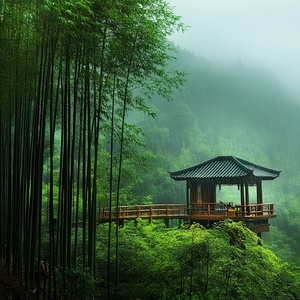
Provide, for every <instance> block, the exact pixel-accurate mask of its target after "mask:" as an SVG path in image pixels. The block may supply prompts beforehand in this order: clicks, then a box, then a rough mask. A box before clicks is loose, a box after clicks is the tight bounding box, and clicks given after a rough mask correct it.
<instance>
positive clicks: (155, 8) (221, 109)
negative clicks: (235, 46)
mask: <svg viewBox="0 0 300 300" xmlns="http://www.w3.org/2000/svg"><path fill="white" fill-rule="evenodd" d="M187 29H188V26H187V25H186V24H185V23H184V22H183V21H182V19H181V18H180V17H179V16H177V14H176V13H175V12H174V9H173V7H172V5H171V4H170V3H169V1H165V0H22V1H20V0H0V299H73V300H75V299H119V300H128V299H132V300H138V299H146V300H147V299H149V300H151V299H165V300H166V299H174V300H185V299H191V300H192V299H193V300H195V299H218V300H225V299H227V300H230V299H241V300H242V299H244V300H245V299H266V300H267V299H276V300H283V299H290V300H297V299H300V250H299V249H300V248H299V240H300V230H299V228H300V227H299V224H300V221H299V217H300V210H299V194H298V192H299V187H300V181H299V180H298V178H299V177H300V172H299V167H298V165H299V160H298V157H299V151H300V139H299V137H298V135H299V128H300V118H299V116H300V102H297V97H296V96H295V95H294V94H293V93H291V92H290V91H289V89H288V88H287V87H285V86H282V85H280V84H278V81H277V79H276V78H274V77H273V76H272V74H270V73H268V72H265V71H264V70H262V69H258V68H252V67H251V66H247V65H244V64H242V63H232V64H228V65H226V66H220V64H218V63H216V62H212V61H209V60H207V59H206V58H204V57H201V56H197V55H195V54H194V53H192V52H190V51H188V50H185V49H184V48H182V47H179V46H177V45H175V43H173V42H172V41H171V40H170V38H169V37H170V36H171V35H172V34H174V33H177V32H178V33H182V34H184V33H185V32H186V30H187ZM219 156H222V157H223V156H224V157H225V156H226V157H229V156H230V157H241V158H243V159H245V160H247V161H248V160H249V161H251V162H253V163H255V164H257V165H259V166H260V165H261V166H264V168H262V170H263V171H265V172H267V171H268V172H269V171H270V170H279V171H274V172H275V173H274V174H275V175H274V178H275V177H278V178H277V179H276V180H274V182H273V180H272V181H270V180H268V181H264V182H263V198H264V203H272V206H271V205H269V212H270V216H269V217H270V220H269V223H270V224H267V225H268V226H264V228H265V230H262V231H266V232H262V233H261V234H260V232H259V233H257V232H255V231H253V230H250V229H251V228H250V229H249V228H248V227H249V226H248V225H247V224H246V223H245V222H243V220H242V219H237V220H233V219H230V218H227V215H226V218H222V220H219V221H218V222H213V223H210V224H209V226H206V225H205V224H206V223H203V222H202V223H201V222H197V220H196V219H195V220H193V221H191V222H189V220H188V219H187V218H186V216H185V218H181V217H176V218H170V219H168V220H165V219H163V218H161V219H160V218H157V219H155V218H151V217H148V218H146V219H145V218H143V217H139V215H137V216H136V217H134V218H131V219H129V218H128V219H124V220H121V219H119V218H121V215H119V214H118V213H116V212H118V211H120V208H122V207H127V208H128V207H135V208H136V207H148V209H152V208H154V207H156V208H157V207H159V205H161V207H167V209H168V205H171V204H172V205H174V207H176V205H178V207H179V205H181V206H183V205H186V197H187V195H186V193H187V191H186V189H188V188H187V187H186V185H185V182H182V181H181V182H178V181H175V180H173V179H172V178H171V177H170V174H171V175H172V172H174V171H178V170H181V169H186V168H189V167H191V166H195V165H198V164H200V163H202V162H204V161H209V160H210V159H212V158H213V157H219ZM234 161H236V159H235V158H234ZM242 162H244V163H245V161H244V160H242ZM257 165H254V167H255V168H256V167H257ZM242 168H243V169H245V168H246V167H245V166H242ZM270 172H271V171H270ZM280 172H282V173H280ZM279 173H280V176H279ZM251 174H252V173H251ZM259 178H261V177H259ZM267 179H270V178H267ZM271 179H273V177H272V178H271ZM269 181H270V182H269ZM226 183H228V182H227V181H226ZM230 183H231V182H230ZM238 183H239V182H238ZM187 186H188V184H187ZM218 186H219V185H218ZM241 190H242V192H241ZM249 190H250V191H249V193H250V196H251V195H252V194H255V191H253V190H252V186H250V185H249ZM243 191H244V190H243V187H242V185H240V184H238V185H237V186H231V184H228V186H224V187H223V186H222V189H221V187H220V188H219V189H218V188H216V193H218V195H219V194H220V197H221V198H222V199H225V200H226V201H227V202H230V203H232V202H233V203H234V204H235V205H236V207H237V205H239V203H238V202H237V201H239V200H235V198H234V197H235V196H236V193H238V195H240V194H242V193H243ZM247 193H248V185H247ZM257 193H258V192H257ZM258 194H259V193H258ZM250 196H249V197H250ZM246 197H248V194H247V195H246ZM260 197H262V196H260ZM250 198H251V197H250ZM246 200H247V201H248V198H247V199H246ZM243 201H244V198H243ZM247 201H246V202H247ZM246 204H247V206H248V207H250V206H251V205H254V204H249V203H248V202H247V203H246ZM257 204H258V205H259V204H262V203H261V202H260V203H259V202H257ZM273 204H274V210H273ZM258 205H256V206H255V207H258ZM170 207H171V206H170ZM209 207H210V206H209ZM136 209H137V210H139V208H136ZM157 209H158V208H157ZM104 212H106V213H107V215H106V216H107V218H106V219H105V220H104V219H103V218H102V217H101V216H103V213H104ZM245 213H246V212H245ZM273 213H274V215H271V214H273ZM275 213H276V218H275ZM166 214H167V212H166ZM258 214H259V212H255V217H257V216H258ZM147 215H148V216H149V213H148V212H147ZM271 217H272V218H271ZM273 217H274V218H273ZM166 221H168V222H166ZM264 225H265V224H264ZM269 225H270V226H269Z"/></svg>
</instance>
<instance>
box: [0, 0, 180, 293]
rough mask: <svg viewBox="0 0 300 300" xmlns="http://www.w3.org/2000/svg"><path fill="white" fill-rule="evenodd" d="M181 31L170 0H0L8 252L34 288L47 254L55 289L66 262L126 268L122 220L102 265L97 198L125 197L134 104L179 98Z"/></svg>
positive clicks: (5, 259) (12, 265) (2, 177)
mask: <svg viewBox="0 0 300 300" xmlns="http://www.w3.org/2000/svg"><path fill="white" fill-rule="evenodd" d="M178 30H179V31H181V30H184V25H183V24H182V23H181V21H180V19H179V18H178V17H177V16H175V15H174V14H173V11H172V9H171V8H170V7H169V6H168V4H167V2H166V1H163V0H126V1H121V0H79V1H77V0H68V1H62V0H52V1H49V0H22V1H16V0H0V153H1V154H0V155H1V158H0V253H1V262H2V264H3V265H4V266H5V269H6V273H7V275H9V276H15V277H18V278H20V279H21V280H22V281H23V282H24V285H25V286H26V289H27V290H31V289H33V288H34V287H35V286H36V287H37V297H39V293H40V286H41V285H42V282H40V281H41V279H40V278H42V277H41V276H39V275H40V274H41V273H42V272H43V267H42V266H43V265H42V263H41V262H43V263H44V262H47V265H48V266H49V274H50V278H51V280H49V281H48V284H49V286H48V291H49V294H48V296H49V298H50V297H56V293H57V280H56V279H57V276H58V275H57V270H60V271H59V272H60V274H62V276H63V274H64V272H65V271H66V270H68V269H70V268H75V269H76V268H79V267H80V268H83V269H85V270H88V271H89V272H90V273H91V274H92V276H94V277H96V276H97V272H107V274H108V278H110V276H109V274H110V272H111V268H116V270H117V269H118V260H116V265H114V266H111V263H110V257H111V255H112V254H114V255H116V257H118V248H117V247H115V246H114V249H115V248H116V253H111V250H110V249H111V245H110V243H111V241H112V240H111V235H116V240H115V239H114V241H116V243H118V229H116V230H113V228H110V230H109V231H108V232H109V236H108V253H107V268H106V269H101V270H99V268H98V267H97V264H96V259H95V255H96V253H95V252H96V242H97V235H96V228H97V222H98V212H99V208H100V207H101V206H103V205H105V206H112V205H118V204H119V198H120V196H119V193H118V191H119V189H120V185H121V183H122V172H121V171H122V161H123V159H124V155H126V149H127V148H128V147H130V144H131V143H132V142H134V141H132V139H133V138H134V136H135V131H134V130H135V128H134V127H133V126H130V124H127V122H126V116H127V112H128V111H130V110H138V111H142V112H145V113H146V114H148V115H150V116H151V115H152V112H151V109H150V107H149V103H150V102H149V101H151V99H152V98H153V97H155V95H160V96H163V97H165V98H167V99H170V98H171V96H172V90H173V89H174V88H177V87H179V86H180V85H181V84H182V82H183V74H182V73H180V72H178V71H176V70H170V69H168V62H169V61H170V60H172V59H173V57H172V54H171V53H172V50H174V49H173V47H172V46H171V45H170V44H169V43H168V42H167V37H168V36H169V35H170V34H171V33H172V32H173V31H178ZM131 138H132V139H131ZM104 140H105V141H107V143H108V144H109V153H110V157H107V159H106V160H105V161H104V160H103V159H101V149H102V148H103V141H104ZM101 182H108V185H105V184H101ZM104 186H107V188H106V189H105V190H103V187H104ZM117 273H118V272H117ZM36 275H38V276H36ZM112 280H116V281H118V278H116V279H112ZM109 288H110V283H108V289H109Z"/></svg>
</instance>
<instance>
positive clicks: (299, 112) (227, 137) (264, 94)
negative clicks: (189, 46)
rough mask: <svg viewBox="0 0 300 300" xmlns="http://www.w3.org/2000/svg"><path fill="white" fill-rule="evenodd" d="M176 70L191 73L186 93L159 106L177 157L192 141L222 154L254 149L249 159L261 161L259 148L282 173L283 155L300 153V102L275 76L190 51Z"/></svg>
mask: <svg viewBox="0 0 300 300" xmlns="http://www.w3.org/2000/svg"><path fill="white" fill-rule="evenodd" d="M176 67H178V68H180V69H182V70H185V71H186V72H187V81H186V83H185V85H184V87H183V89H182V91H181V92H176V93H175V95H174V100H173V101H172V102H170V103H168V102H165V101H159V102H158V103H156V106H157V108H158V111H159V113H158V115H159V116H158V118H157V119H156V120H155V122H158V123H160V125H161V126H165V127H167V128H168V129H169V132H170V140H171V143H172V147H171V149H172V150H171V151H175V152H176V151H179V150H180V149H181V147H182V144H183V143H184V144H185V145H188V144H189V140H191V139H195V140H198V143H203V142H204V143H206V144H207V145H208V146H210V147H212V148H213V149H215V151H214V152H215V153H216V154H232V155H238V154H239V153H241V154H243V153H244V149H245V148H246V149H252V151H253V152H254V155H251V153H247V155H248V156H250V157H248V158H251V159H252V157H253V158H258V159H259V157H257V154H258V153H257V149H258V148H259V149H261V150H260V151H262V152H263V153H265V154H266V156H267V157H268V158H270V161H273V164H274V163H275V165H276V167H279V168H280V166H281V165H282V166H281V167H284V164H281V162H280V160H281V158H280V157H281V156H282V155H283V153H282V152H284V153H287V152H290V153H289V155H294V154H295V149H299V150H300V143H299V139H298V138H297V136H298V128H300V106H299V103H300V102H299V103H297V102H296V100H297V99H294V98H292V96H291V95H290V94H289V92H288V91H287V90H285V89H284V88H283V87H281V86H280V85H279V83H278V82H277V81H276V80H275V79H273V78H272V76H271V75H269V74H267V73H266V72H264V71H262V70H259V69H257V68H256V69H255V68H250V67H245V66H243V65H241V64H240V63H238V64H236V65H231V66H222V65H220V64H217V63H210V62H208V61H206V60H205V59H203V58H201V57H196V56H194V55H193V54H191V53H189V52H187V51H179V53H178V61H177V62H176ZM299 101H300V100H299ZM191 127H193V128H194V129H192V128H191ZM196 128H197V129H196ZM197 130H198V131H199V132H196V131H197ZM204 136H205V139H204V141H203V140H201V137H202V138H203V137H204ZM177 141H178V143H177ZM226 141H228V144H227V145H226ZM224 143H225V144H224ZM224 147H225V148H227V149H228V150H225V149H224ZM229 150H230V153H228V151H229ZM220 152H221V153H220ZM224 152H226V153H224ZM276 152H278V153H276ZM296 152H297V151H296ZM212 154H213V153H212ZM246 158H247V157H246ZM274 161H275V162H274Z"/></svg>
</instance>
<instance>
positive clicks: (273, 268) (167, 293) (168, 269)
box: [69, 220, 300, 300]
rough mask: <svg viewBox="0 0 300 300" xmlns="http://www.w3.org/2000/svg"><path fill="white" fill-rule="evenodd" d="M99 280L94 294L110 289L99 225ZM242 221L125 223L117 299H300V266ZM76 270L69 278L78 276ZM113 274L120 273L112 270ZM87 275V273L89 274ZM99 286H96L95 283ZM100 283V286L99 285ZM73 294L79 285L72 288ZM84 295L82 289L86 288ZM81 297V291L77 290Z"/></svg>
mask: <svg viewBox="0 0 300 300" xmlns="http://www.w3.org/2000/svg"><path fill="white" fill-rule="evenodd" d="M99 229H100V230H99V234H100V236H99V240H100V242H99V244H98V246H97V260H98V263H99V264H98V266H99V275H100V276H99V278H98V280H99V282H98V283H96V282H94V283H93V282H92V281H89V284H90V286H89V285H87V283H85V281H83V282H84V284H86V286H89V291H90V292H88V291H87V289H86V288H84V287H82V285H81V284H80V283H79V287H80V288H83V290H84V291H85V293H84V295H85V296H86V298H81V299H89V297H91V295H94V296H95V297H96V295H97V293H99V294H100V295H102V297H104V295H106V285H105V282H106V281H107V278H106V277H103V273H102V272H101V269H102V267H104V266H105V264H106V255H105V249H106V247H107V240H106V239H105V238H104V235H103V232H105V231H107V230H108V226H107V225H101V227H100V228H99ZM261 244H262V241H261V240H260V239H259V238H258V237H257V235H255V234H254V233H253V232H251V231H250V230H248V229H247V228H246V227H244V226H243V224H242V223H235V222H231V221H230V220H228V221H225V222H224V223H220V224H219V225H218V226H215V227H214V228H213V229H209V230H208V229H205V228H204V227H201V226H199V225H197V224H193V225H192V226H191V227H190V228H188V227H184V226H183V227H182V228H180V229H177V228H176V227H174V228H171V229H167V228H165V226H164V224H163V223H160V222H157V223H153V224H149V223H148V221H143V220H138V222H137V225H136V226H134V223H133V222H128V223H126V224H125V226H124V227H123V228H121V229H120V238H119V253H120V257H121V259H120V266H119V268H120V278H119V285H118V286H115V285H113V286H112V290H113V291H114V293H115V295H117V299H124V300H125V299H178V300H179V299H220V300H222V299H227V300H230V299H253V297H254V295H255V298H257V299H262V300H263V299H266V300H268V299H277V300H279V299H281V300H283V299H294V300H296V299H299V297H300V285H299V284H300V268H299V267H296V266H294V265H292V264H289V263H286V262H284V261H282V260H281V259H279V258H278V257H276V256H275V255H274V253H272V252H271V251H270V250H268V249H266V248H265V247H264V246H262V245H261ZM75 275H76V274H73V275H72V276H73V277H72V276H70V277H69V278H70V280H72V281H73V282H74V280H75V282H77V281H76V276H75ZM111 275H112V276H113V275H115V274H111ZM85 280H87V278H86V279H85ZM93 286H94V289H93ZM95 288H96V289H95ZM70 292H73V295H72V297H73V298H74V297H76V296H77V295H78V294H76V293H79V292H80V291H79V290H77V289H72V290H71V291H70ZM81 295H82V294H81ZM77 297H78V296H77Z"/></svg>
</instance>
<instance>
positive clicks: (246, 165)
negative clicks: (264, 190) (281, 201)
mask: <svg viewBox="0 0 300 300" xmlns="http://www.w3.org/2000/svg"><path fill="white" fill-rule="evenodd" d="M279 174H280V171H276V170H272V169H269V168H265V167H262V166H259V165H256V164H253V163H251V162H249V161H246V160H244V159H240V158H237V157H235V156H218V157H216V158H213V159H211V160H208V161H205V162H203V163H201V164H199V165H196V166H193V167H190V168H187V169H183V170H180V171H176V172H170V176H171V178H173V179H175V180H187V179H193V178H194V179H208V178H233V177H234V178H237V177H239V178H240V177H246V176H249V175H253V176H254V177H259V178H261V179H263V180H273V179H275V178H276V177H278V176H279Z"/></svg>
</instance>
